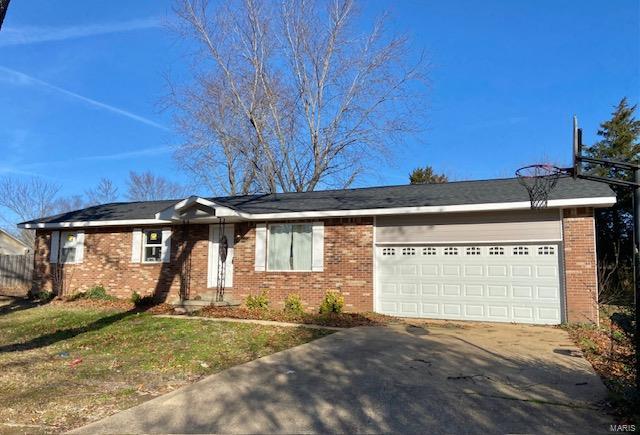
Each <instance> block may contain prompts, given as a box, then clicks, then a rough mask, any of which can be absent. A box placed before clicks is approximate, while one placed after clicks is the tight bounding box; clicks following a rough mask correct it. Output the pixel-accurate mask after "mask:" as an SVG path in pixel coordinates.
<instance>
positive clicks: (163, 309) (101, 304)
mask: <svg viewBox="0 0 640 435" xmlns="http://www.w3.org/2000/svg"><path fill="white" fill-rule="evenodd" d="M50 304H51V305H58V306H63V307H65V308H84V309H86V308H89V309H97V310H118V311H134V312H146V313H151V314H171V313H173V306H171V305H169V304H155V305H146V306H145V305H143V306H136V305H135V304H134V303H133V302H131V301H126V300H123V299H85V298H81V299H75V300H72V301H69V300H64V299H54V300H53V301H51V302H50Z"/></svg>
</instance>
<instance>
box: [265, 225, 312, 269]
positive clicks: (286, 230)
mask: <svg viewBox="0 0 640 435" xmlns="http://www.w3.org/2000/svg"><path fill="white" fill-rule="evenodd" d="M312 229H313V225H312V224H310V223H309V224H271V225H269V231H268V236H267V270H269V271H301V272H302V271H309V272H310V271H311V270H312V257H313V237H312Z"/></svg>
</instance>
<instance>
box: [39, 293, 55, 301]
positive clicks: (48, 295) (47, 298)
mask: <svg viewBox="0 0 640 435" xmlns="http://www.w3.org/2000/svg"><path fill="white" fill-rule="evenodd" d="M53 296H54V295H53V292H50V291H47V290H40V291H39V292H38V295H37V296H36V297H37V298H38V299H39V300H40V301H41V302H49V301H50V300H51V299H53Z"/></svg>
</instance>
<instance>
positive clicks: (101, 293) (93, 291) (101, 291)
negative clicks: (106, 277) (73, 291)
mask: <svg viewBox="0 0 640 435" xmlns="http://www.w3.org/2000/svg"><path fill="white" fill-rule="evenodd" d="M84 297H85V298H87V299H101V300H107V301H110V300H114V299H115V298H114V297H113V296H111V295H109V294H107V289H106V288H104V286H103V285H102V284H98V285H94V286H93V287H91V288H90V289H89V290H87V291H86V293H85V296H84Z"/></svg>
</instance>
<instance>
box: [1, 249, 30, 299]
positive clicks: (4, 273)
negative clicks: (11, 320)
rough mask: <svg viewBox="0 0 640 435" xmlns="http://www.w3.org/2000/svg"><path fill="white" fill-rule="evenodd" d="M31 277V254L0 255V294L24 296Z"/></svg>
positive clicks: (28, 288)
mask: <svg viewBox="0 0 640 435" xmlns="http://www.w3.org/2000/svg"><path fill="white" fill-rule="evenodd" d="M32 277H33V254H26V255H0V295H5V296H26V295H27V294H28V293H29V290H30V289H31V279H32Z"/></svg>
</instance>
